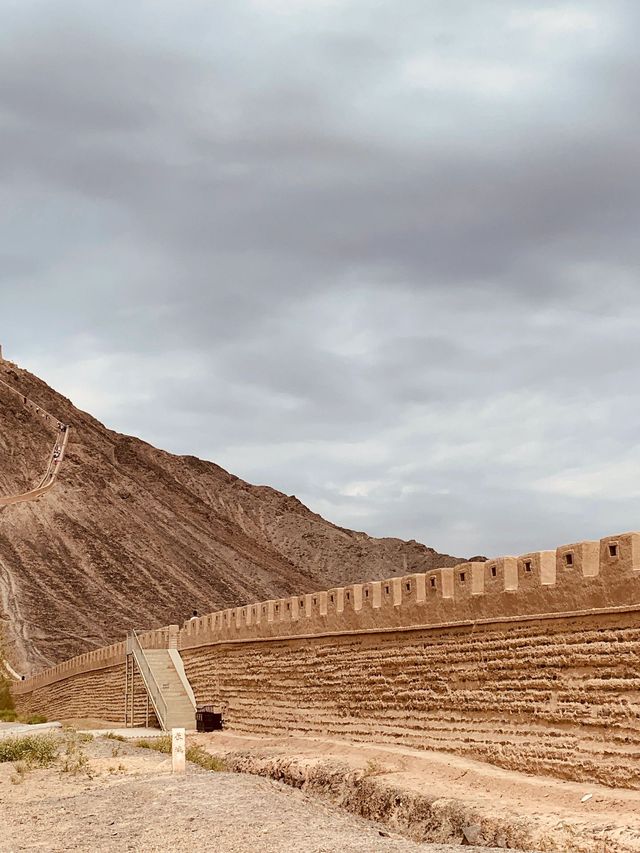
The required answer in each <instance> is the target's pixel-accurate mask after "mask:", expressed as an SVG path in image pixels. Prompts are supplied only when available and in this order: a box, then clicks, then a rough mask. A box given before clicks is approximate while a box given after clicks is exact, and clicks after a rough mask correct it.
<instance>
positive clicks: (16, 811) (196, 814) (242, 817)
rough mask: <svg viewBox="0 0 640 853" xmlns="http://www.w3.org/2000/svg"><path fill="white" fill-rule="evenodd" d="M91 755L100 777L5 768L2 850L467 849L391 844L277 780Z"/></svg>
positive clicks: (371, 852) (111, 748)
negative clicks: (19, 777)
mask: <svg viewBox="0 0 640 853" xmlns="http://www.w3.org/2000/svg"><path fill="white" fill-rule="evenodd" d="M86 750H87V752H88V754H89V756H90V767H91V772H92V773H93V774H94V775H93V778H91V779H89V778H87V776H86V775H79V776H72V775H70V774H69V773H62V772H61V771H60V770H59V769H51V770H34V771H31V772H30V773H28V774H27V775H26V777H25V779H24V781H23V782H22V783H19V784H15V783H12V782H11V778H10V777H11V775H12V774H13V770H12V768H11V766H9V765H0V815H1V816H2V824H3V827H2V833H1V835H0V851H2V853H9V851H11V852H12V853H13V852H14V851H15V853H17V851H23V850H40V851H47V853H57V851H87V853H88V851H92V853H119V851H140V853H142V851H144V853H154V851H163V853H165V851H172V853H173V851H189V853H200V852H201V851H202V853H204V851H207V853H248V851H256V853H286V851H296V853H378V851H384V852H385V853H417V851H432V853H435V851H454V850H456V851H458V850H460V849H461V848H458V847H449V846H438V845H427V844H422V845H418V844H414V843H412V842H410V841H407V840H405V839H402V838H400V837H388V836H387V835H386V830H384V829H383V828H381V827H378V826H377V825H375V824H372V823H369V822H367V821H364V820H360V819H359V818H356V817H354V816H352V815H349V814H347V813H345V812H342V811H340V810H337V809H334V808H332V807H330V806H325V805H324V804H323V803H322V802H320V801H318V800H314V799H312V798H311V797H309V796H307V795H306V794H304V793H302V792H300V791H297V790H294V789H291V788H289V787H288V786H286V785H282V784H281V783H278V782H273V781H270V780H267V779H262V778H257V777H253V776H245V775H238V774H233V773H211V772H206V771H202V770H200V769H198V768H190V770H189V772H188V774H187V775H186V776H185V777H182V778H178V777H175V776H172V775H171V774H170V773H169V772H168V759H167V757H166V756H164V755H160V754H157V753H152V752H149V751H146V750H136V749H135V748H133V747H131V746H129V745H128V744H118V743H117V742H116V743H114V742H113V741H105V740H96V741H95V742H94V743H92V744H89V745H88V746H87V747H86ZM14 778H15V776H14ZM465 849H466V850H468V851H471V850H473V849H474V848H471V847H467V848H465ZM485 853H486V849H485Z"/></svg>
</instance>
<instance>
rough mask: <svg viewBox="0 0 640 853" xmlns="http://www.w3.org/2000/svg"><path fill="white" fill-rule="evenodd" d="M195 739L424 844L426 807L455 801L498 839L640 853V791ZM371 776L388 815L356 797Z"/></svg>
mask: <svg viewBox="0 0 640 853" xmlns="http://www.w3.org/2000/svg"><path fill="white" fill-rule="evenodd" d="M192 740H193V742H194V743H199V744H200V745H202V746H205V748H206V749H207V750H208V751H209V752H212V753H213V754H215V755H220V756H224V757H227V758H228V759H229V760H230V761H231V766H233V767H234V768H236V769H244V770H245V771H247V772H254V773H260V774H264V775H269V776H272V777H275V778H280V779H284V780H286V781H288V782H289V783H290V784H293V785H297V784H302V785H303V787H304V789H306V790H309V791H311V790H315V791H317V792H318V794H323V793H326V795H327V796H329V797H331V798H333V799H334V800H335V799H336V797H337V798H338V799H341V800H342V801H343V802H346V803H349V804H350V807H352V808H354V810H357V811H358V812H359V813H363V808H364V809H366V811H365V812H364V813H366V814H367V815H369V816H373V817H376V818H378V819H383V820H385V821H386V822H387V824H388V825H390V826H392V827H394V828H396V829H398V830H401V831H402V832H403V833H404V834H408V835H409V836H412V837H414V838H418V839H421V838H425V837H427V838H428V837H431V838H433V837H437V836H434V835H433V834H431V835H429V832H431V833H433V830H432V829H429V828H427V829H425V823H424V815H423V814H422V812H421V809H424V808H427V807H429V808H430V809H431V810H432V811H435V810H436V808H438V802H442V803H445V802H447V801H449V802H451V801H454V800H455V801H457V802H458V803H459V804H460V808H461V809H462V811H463V814H464V817H463V818H462V820H463V821H465V822H466V823H467V824H476V825H480V824H481V825H482V827H483V834H484V835H485V837H487V838H488V839H492V838H493V839H500V838H503V839H504V840H505V841H506V842H510V841H512V840H514V839H516V840H517V839H521V840H520V843H521V844H523V845H524V844H525V843H526V845H528V846H531V847H534V848H536V849H543V850H563V851H564V850H567V851H598V853H612V851H640V791H631V790H622V789H613V788H605V787H603V786H599V785H592V784H590V783H589V784H586V783H585V784H583V783H576V782H569V781H565V780H561V779H552V778H549V777H538V776H528V775H526V774H524V773H516V772H513V771H508V770H502V769H501V768H499V767H494V766H492V765H489V764H484V763H481V762H478V761H471V760H467V759H463V758H459V757H457V756H454V755H448V754H446V753H436V752H423V751H421V750H415V749H409V748H405V747H394V746H386V745H376V744H365V743H354V742H349V741H344V740H335V739H322V738H305V737H288V738H273V737H257V736H254V735H246V736H245V735H232V734H229V733H226V732H224V733H223V732H217V733H215V734H210V735H195V736H193V739H192ZM340 766H342V767H343V771H342V778H344V779H345V780H347V781H346V782H345V784H344V786H343V789H342V790H340V791H339V790H338V789H337V787H336V782H335V774H334V772H333V771H332V767H334V768H335V767H340ZM362 770H365V771H368V772H369V773H370V774H371V779H370V781H371V783H372V785H371V787H370V790H369V799H370V800H371V799H373V798H374V797H375V796H377V797H378V799H379V802H380V805H379V814H377V813H376V811H375V809H373V808H372V807H371V806H370V804H369V803H364V804H363V803H362V802H361V801H360V800H359V799H358V798H357V797H355V796H353V791H352V792H351V793H350V792H349V787H348V779H349V776H350V774H351V775H353V773H354V772H355V771H360V772H361V771H362ZM331 779H333V780H334V781H333V782H331ZM325 780H326V781H325ZM325 785H327V786H328V788H327V790H323V788H324V787H325ZM332 785H333V787H334V790H333V791H332V790H331V786H332ZM374 790H376V791H377V794H374V793H372V792H373V791H374ZM385 792H390V794H391V799H392V802H395V800H399V801H400V803H401V805H399V807H398V808H397V809H395V810H394V809H393V808H390V807H389V800H390V796H389V795H385ZM522 839H526V842H523V841H522ZM492 843H496V841H495V840H494V841H493V842H492Z"/></svg>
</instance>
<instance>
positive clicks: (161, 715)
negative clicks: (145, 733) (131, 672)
mask: <svg viewBox="0 0 640 853" xmlns="http://www.w3.org/2000/svg"><path fill="white" fill-rule="evenodd" d="M127 640H128V642H127V652H128V653H129V654H132V655H133V657H134V660H135V662H136V663H137V664H138V669H139V670H140V674H141V675H142V680H143V681H144V684H145V687H146V688H147V692H148V694H149V698H150V699H151V704H152V705H153V708H154V710H155V712H156V716H157V717H158V722H159V723H160V725H161V727H162V729H163V730H164V731H166V730H167V727H166V722H167V718H168V714H169V711H168V708H167V702H166V700H165V698H164V696H163V695H162V690H161V689H160V685H159V684H158V682H157V681H156V679H155V676H154V674H153V671H152V669H151V666H150V665H149V661H148V660H147V656H146V655H145V653H144V649H143V648H142V644H141V643H140V640H139V639H138V635H137V634H136V632H135V631H134V630H132V631H130V633H129V636H128V637H127Z"/></svg>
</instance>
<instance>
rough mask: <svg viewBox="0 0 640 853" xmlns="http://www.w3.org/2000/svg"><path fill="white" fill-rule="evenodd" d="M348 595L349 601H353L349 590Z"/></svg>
mask: <svg viewBox="0 0 640 853" xmlns="http://www.w3.org/2000/svg"><path fill="white" fill-rule="evenodd" d="M346 595H347V601H351V593H350V592H348V593H346Z"/></svg>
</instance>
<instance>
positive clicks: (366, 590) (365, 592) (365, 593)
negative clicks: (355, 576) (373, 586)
mask: <svg viewBox="0 0 640 853" xmlns="http://www.w3.org/2000/svg"><path fill="white" fill-rule="evenodd" d="M364 597H365V598H369V590H368V589H365V591H364Z"/></svg>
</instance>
